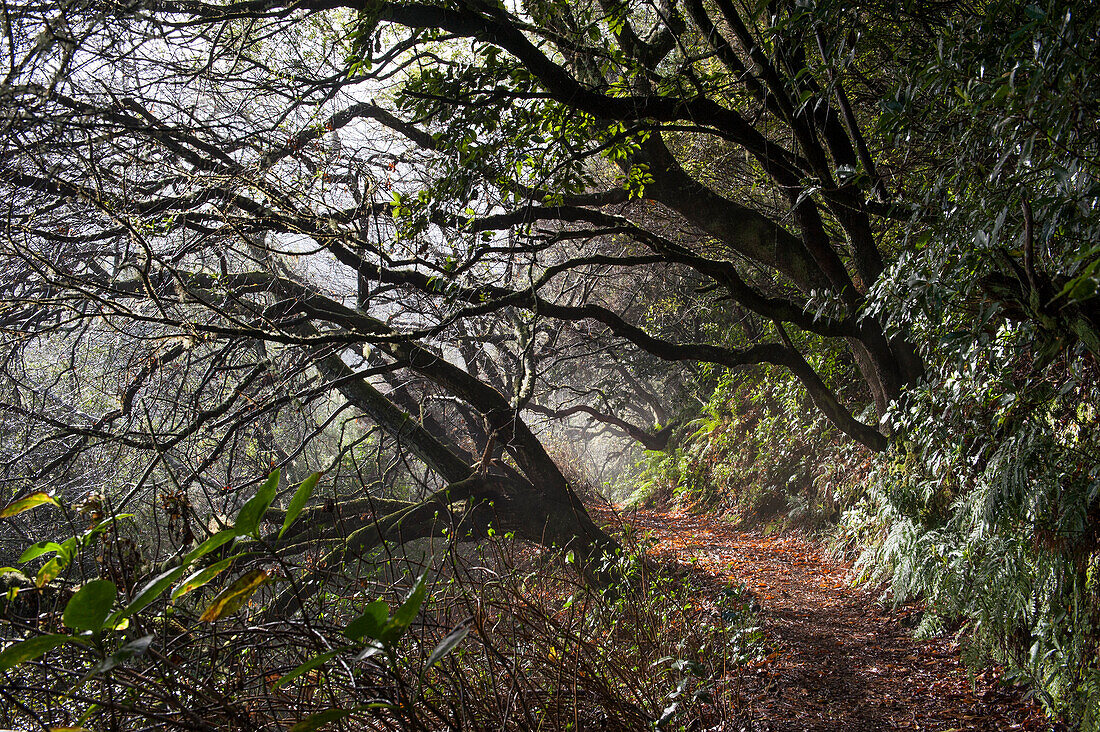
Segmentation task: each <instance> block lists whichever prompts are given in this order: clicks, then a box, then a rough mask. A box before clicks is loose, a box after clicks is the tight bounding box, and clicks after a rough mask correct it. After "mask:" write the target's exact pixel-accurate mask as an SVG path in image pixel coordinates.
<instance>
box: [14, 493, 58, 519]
mask: <svg viewBox="0 0 1100 732" xmlns="http://www.w3.org/2000/svg"><path fill="white" fill-rule="evenodd" d="M43 503H52V504H53V505H55V506H60V505H61V504H60V503H58V502H57V501H56V500H55V499H54V497H53V496H51V495H50V494H48V493H42V492H41V491H39V492H38V493H32V494H30V495H29V496H26V497H24V498H20V499H19V500H18V501H12V502H11V503H9V504H8V505H6V506H4V508H3V509H2V510H0V518H8V517H9V516H14V515H16V514H17V513H23V512H24V511H29V510H31V509H32V508H34V507H35V506H41V505H42V504H43Z"/></svg>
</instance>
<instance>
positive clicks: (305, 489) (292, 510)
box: [279, 473, 321, 536]
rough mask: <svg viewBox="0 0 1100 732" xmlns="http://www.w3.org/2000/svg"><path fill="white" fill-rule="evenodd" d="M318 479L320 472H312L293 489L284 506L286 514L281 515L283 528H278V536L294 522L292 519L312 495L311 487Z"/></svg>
mask: <svg viewBox="0 0 1100 732" xmlns="http://www.w3.org/2000/svg"><path fill="white" fill-rule="evenodd" d="M320 479H321V474H320V473H314V474H313V475H311V476H309V477H308V478H306V479H305V480H303V481H302V483H301V485H299V486H298V489H297V490H296V491H294V496H293V497H291V499H290V503H289V504H288V505H287V507H286V516H285V517H283V528H281V529H279V536H282V535H283V534H285V533H286V530H287V529H289V528H290V525H291V524H292V523H294V520H295V519H296V518H298V514H300V513H301V512H302V509H303V508H305V506H306V501H308V500H309V497H310V496H312V495H313V489H314V488H316V487H317V481H318V480H320Z"/></svg>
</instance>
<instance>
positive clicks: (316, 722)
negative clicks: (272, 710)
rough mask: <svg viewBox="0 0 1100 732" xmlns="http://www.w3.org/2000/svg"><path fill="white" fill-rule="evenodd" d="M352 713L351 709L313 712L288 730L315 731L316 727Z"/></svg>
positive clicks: (293, 731)
mask: <svg viewBox="0 0 1100 732" xmlns="http://www.w3.org/2000/svg"><path fill="white" fill-rule="evenodd" d="M350 714H351V710H350V709H326V710H325V711H323V712H317V713H316V714H311V715H309V716H308V717H306V718H305V719H303V720H302V721H301V722H299V723H298V724H296V725H294V726H293V727H291V728H290V729H289V730H287V732H313V730H315V729H320V728H321V727H324V726H325V725H326V724H328V723H329V722H335V721H337V720H340V719H344V718H345V717H347V716H349V715H350Z"/></svg>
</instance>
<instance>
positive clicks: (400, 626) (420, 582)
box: [378, 574, 427, 644]
mask: <svg viewBox="0 0 1100 732" xmlns="http://www.w3.org/2000/svg"><path fill="white" fill-rule="evenodd" d="M426 591H427V575H426V574H422V575H420V577H419V578H418V579H417V580H416V584H415V585H414V586H413V588H412V591H411V592H410V593H409V596H408V597H407V598H406V599H405V602H403V603H401V607H399V608H397V609H396V610H395V611H394V612H393V617H392V618H390V621H389V622H388V623H386V627H384V628H382V630H381V632H380V633H379V634H378V635H379V638H378V639H379V640H381V641H382V642H383V643H386V644H393V643H395V642H397V639H398V638H400V637H401V636H403V635H404V634H405V631H406V630H408V628H409V626H410V625H412V621H413V620H415V619H416V614H417V613H418V612H420V606H421V605H422V604H423V603H424V594H425V592H426Z"/></svg>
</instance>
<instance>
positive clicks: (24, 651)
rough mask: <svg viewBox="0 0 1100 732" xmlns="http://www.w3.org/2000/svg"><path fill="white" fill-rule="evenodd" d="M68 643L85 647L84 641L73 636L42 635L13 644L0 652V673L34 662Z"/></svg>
mask: <svg viewBox="0 0 1100 732" xmlns="http://www.w3.org/2000/svg"><path fill="white" fill-rule="evenodd" d="M66 643H80V644H82V645H83V643H84V641H82V640H79V639H77V638H74V637H73V636H71V635H40V636H38V637H36V638H31V639H29V640H25V641H23V642H21V643H13V644H11V645H10V646H8V647H7V648H5V649H4V650H3V651H0V671H7V670H8V669H12V668H15V667H16V666H18V665H19V664H21V663H26V662H27V661H33V660H34V659H36V658H38V657H39V656H41V655H43V654H45V653H48V652H50V651H52V650H53V649H54V648H57V647H58V646H60V645H64V644H66Z"/></svg>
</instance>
